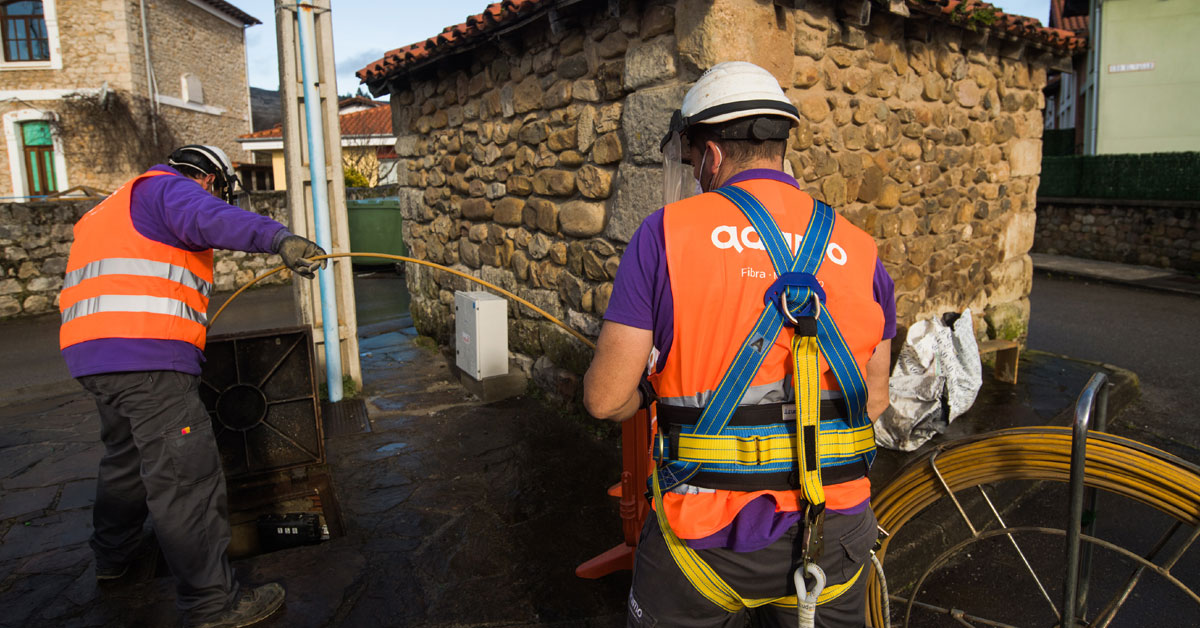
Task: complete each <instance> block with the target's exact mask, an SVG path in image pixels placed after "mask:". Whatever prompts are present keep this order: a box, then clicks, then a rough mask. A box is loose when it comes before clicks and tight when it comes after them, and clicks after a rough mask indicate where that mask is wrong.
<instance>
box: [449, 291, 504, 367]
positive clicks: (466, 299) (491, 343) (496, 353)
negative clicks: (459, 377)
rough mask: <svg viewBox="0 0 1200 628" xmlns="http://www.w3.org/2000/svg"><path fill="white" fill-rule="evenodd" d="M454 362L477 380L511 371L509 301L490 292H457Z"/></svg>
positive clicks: (455, 295) (455, 299)
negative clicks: (509, 362)
mask: <svg viewBox="0 0 1200 628" xmlns="http://www.w3.org/2000/svg"><path fill="white" fill-rule="evenodd" d="M454 354H455V363H456V364H457V365H458V368H460V369H462V371H463V372H464V373H466V374H467V375H470V376H471V377H472V378H474V379H476V380H482V379H483V378H485V377H493V376H495V375H506V374H508V301H506V300H504V299H503V298H501V297H498V296H496V295H494V294H491V293H490V292H463V291H461V290H460V291H457V292H455V293H454Z"/></svg>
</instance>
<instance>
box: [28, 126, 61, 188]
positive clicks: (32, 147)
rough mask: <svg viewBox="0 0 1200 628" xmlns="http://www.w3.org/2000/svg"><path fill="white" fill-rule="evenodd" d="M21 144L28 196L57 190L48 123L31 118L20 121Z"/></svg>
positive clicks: (52, 140) (52, 147) (51, 140)
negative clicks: (30, 119) (26, 120)
mask: <svg viewBox="0 0 1200 628" xmlns="http://www.w3.org/2000/svg"><path fill="white" fill-rule="evenodd" d="M21 144H22V152H23V153H24V154H23V160H24V163H25V189H26V190H27V191H26V194H27V195H29V196H45V195H46V194H50V193H51V192H57V191H58V176H57V169H56V168H55V165H54V162H55V154H54V136H53V135H52V131H51V129H50V123H49V122H47V121H45V120H33V121H30V122H22V123H21Z"/></svg>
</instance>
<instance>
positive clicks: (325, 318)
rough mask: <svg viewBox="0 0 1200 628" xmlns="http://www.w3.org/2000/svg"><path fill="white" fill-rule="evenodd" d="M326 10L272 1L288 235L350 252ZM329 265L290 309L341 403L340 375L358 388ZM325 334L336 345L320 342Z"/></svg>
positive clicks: (344, 293)
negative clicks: (309, 334)
mask: <svg viewBox="0 0 1200 628" xmlns="http://www.w3.org/2000/svg"><path fill="white" fill-rule="evenodd" d="M329 5H330V0H275V26H276V33H277V37H276V41H277V42H278V46H279V88H280V90H281V91H282V101H283V153H284V163H285V164H286V172H287V175H286V181H287V198H288V206H289V207H290V208H291V218H292V225H291V227H292V231H293V232H294V233H297V234H299V235H303V236H305V237H307V238H309V239H311V240H314V241H316V242H317V244H319V245H320V246H321V247H322V248H324V249H325V250H326V251H328V252H330V253H335V252H336V253H344V252H349V251H350V228H349V223H348V219H347V214H346V187H345V181H344V179H343V176H342V134H341V129H340V128H339V126H338V107H337V100H338V99H337V80H336V78H335V77H336V74H335V71H334V63H333V20H332V15H331V13H330V8H329ZM310 103H311V104H312V107H311V108H310V107H309V106H308V105H309V104H310ZM329 262H330V263H329V264H328V265H327V266H326V268H325V269H323V270H321V271H320V281H319V286H320V290H319V291H318V290H313V284H312V282H309V281H298V282H295V284H294V286H295V296H296V305H297V310H299V311H300V313H301V318H302V320H303V321H304V323H305V324H307V325H310V326H311V327H312V328H313V338H314V339H315V340H316V344H317V346H318V347H324V352H323V358H324V367H325V375H326V377H325V380H326V385H327V386H328V388H329V400H330V401H332V402H337V401H340V400H341V398H342V376H343V373H344V374H345V375H349V376H350V377H351V379H353V380H354V384H355V386H356V387H361V386H362V368H361V367H360V365H359V361H358V320H357V317H356V315H355V311H354V275H353V272H352V270H351V267H350V261H349V258H339V259H336V260H329ZM329 337H336V338H337V339H338V341H337V342H334V343H326V339H327V338H329ZM339 349H340V350H339ZM318 354H321V352H318Z"/></svg>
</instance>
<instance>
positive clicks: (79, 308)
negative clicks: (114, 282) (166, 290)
mask: <svg viewBox="0 0 1200 628" xmlns="http://www.w3.org/2000/svg"><path fill="white" fill-rule="evenodd" d="M104 312H139V313H142V314H165V315H167V316H177V317H179V318H183V319H187V320H189V321H192V322H193V323H198V324H200V325H207V324H208V314H206V313H204V312H197V311H196V310H194V309H192V308H190V307H188V305H187V304H186V303H184V302H182V301H176V300H175V299H168V298H166V297H148V296H145V295H140V294H106V295H103V296H98V297H92V298H90V299H84V300H82V301H79V302H78V303H76V304H74V305H72V306H71V307H69V308H66V309H65V310H63V311H62V322H64V323H67V322H69V321H72V320H74V319H76V318H79V317H81V316H90V315H92V314H101V313H104Z"/></svg>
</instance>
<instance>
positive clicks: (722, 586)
mask: <svg viewBox="0 0 1200 628" xmlns="http://www.w3.org/2000/svg"><path fill="white" fill-rule="evenodd" d="M650 477H651V483H652V485H653V487H654V513H655V516H656V517H658V528H659V530H661V531H662V535H663V539H664V540H666V542H667V549H668V550H669V551H670V552H671V558H673V559H675V564H676V565H678V566H679V570H680V571H682V572H683V575H684V576H685V577H686V578H687V579H688V582H690V583H691V584H692V587H693V588H695V589H696V590H697V591H699V592H700V595H703V596H704V597H705V598H706V599H707V600H708V601H710V602H712V603H713V604H716V605H717V606H718V607H720V608H722V609H724V610H725V611H726V612H728V613H736V612H737V611H739V610H741V609H742V608H757V607H759V606H763V605H765V604H773V605H776V606H783V607H790V608H795V606H796V596H795V595H786V596H783V597H779V598H744V597H742V596H740V595H738V592H737V591H735V590H734V589H733V587H731V586H729V584H728V583H726V582H725V580H724V579H722V578H721V576H719V575H717V572H716V571H714V570H713V568H712V567H710V566H709V565H708V563H706V562H704V559H703V558H700V556H699V555H698V554H697V553H696V550H694V549H692V548H690V547H688V546H687V544H686V543H684V542H683V541H682V540H680V538H679V537H678V536H675V532H674V531H673V530H671V524H670V523H669V522H667V515H666V512H665V510H664V509H663V503H662V488H661V487H660V486H659V484H658V474H657V473H651V474H650ZM860 575H862V567H859V568H858V571H857V572H855V574H854V577H852V578H850V579H849V580H847V581H846V582H844V583H842V584H835V585H830V586H827V587H825V589H824V590H823V591H821V595H820V596H819V597H818V598H817V604H825V603H826V602H830V601H832V600H836V599H837V598H838V597H840V596H841V595H842V594H843V593H845V592H846V591H847V590H849V589H850V587H852V586H854V583H855V582H857V581H858V577H859V576H860Z"/></svg>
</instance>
